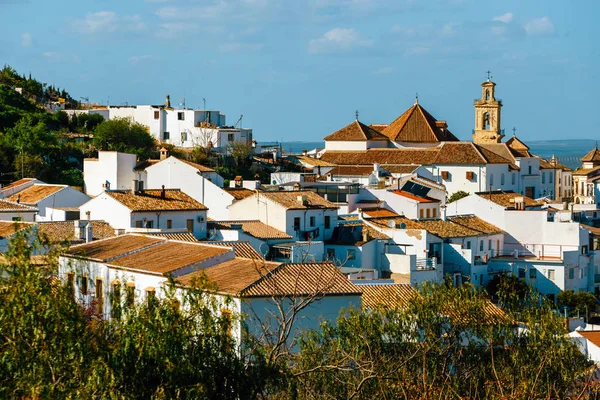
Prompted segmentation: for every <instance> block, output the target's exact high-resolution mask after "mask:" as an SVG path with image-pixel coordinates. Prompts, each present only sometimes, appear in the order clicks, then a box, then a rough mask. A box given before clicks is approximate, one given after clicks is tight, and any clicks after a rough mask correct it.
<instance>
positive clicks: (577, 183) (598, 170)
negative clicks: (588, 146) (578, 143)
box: [573, 147, 600, 208]
mask: <svg viewBox="0 0 600 400" xmlns="http://www.w3.org/2000/svg"><path fill="white" fill-rule="evenodd" d="M581 161H582V162H583V165H582V166H581V168H579V169H577V170H576V171H575V172H573V195H574V202H575V203H576V204H594V205H596V206H597V208H600V197H598V195H600V150H598V148H597V147H596V148H594V149H593V150H591V151H590V152H589V153H587V154H586V155H585V156H583V157H582V158H581Z"/></svg>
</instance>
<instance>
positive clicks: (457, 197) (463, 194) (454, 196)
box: [448, 190, 469, 203]
mask: <svg viewBox="0 0 600 400" xmlns="http://www.w3.org/2000/svg"><path fill="white" fill-rule="evenodd" d="M468 195H469V193H467V192H465V191H464V190H459V191H457V192H454V193H452V195H451V196H450V197H448V203H453V202H455V201H457V200H460V199H462V198H464V197H467V196H468Z"/></svg>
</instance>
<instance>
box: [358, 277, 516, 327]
mask: <svg viewBox="0 0 600 400" xmlns="http://www.w3.org/2000/svg"><path fill="white" fill-rule="evenodd" d="M358 287H359V289H361V290H362V292H363V295H362V304H363V308H368V309H376V308H378V307H384V308H387V309H390V310H393V309H406V308H408V306H409V305H410V304H411V303H412V302H413V301H416V300H417V299H418V297H419V296H421V295H420V294H419V292H418V291H417V290H416V289H415V288H413V287H412V286H410V285H409V284H395V285H358ZM442 312H443V313H444V314H447V315H448V316H449V317H450V318H451V319H453V321H455V322H482V323H486V322H487V323H490V324H493V323H495V322H496V321H498V320H506V319H508V318H509V317H508V315H507V314H506V313H505V312H504V311H502V310H501V309H500V308H498V307H497V306H496V305H494V304H493V303H492V302H491V301H489V300H487V299H486V300H484V303H483V313H484V315H485V317H486V320H485V321H468V319H469V315H468V313H467V314H466V315H465V313H464V311H463V309H462V308H461V306H460V304H458V305H454V304H449V305H447V306H446V307H445V310H443V311H442Z"/></svg>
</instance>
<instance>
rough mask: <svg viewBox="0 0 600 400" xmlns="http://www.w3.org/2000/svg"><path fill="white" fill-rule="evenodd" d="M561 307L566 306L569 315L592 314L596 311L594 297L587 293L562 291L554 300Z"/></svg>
mask: <svg viewBox="0 0 600 400" xmlns="http://www.w3.org/2000/svg"><path fill="white" fill-rule="evenodd" d="M556 299H557V300H558V302H559V303H560V304H561V305H562V306H566V307H567V308H568V309H569V312H570V313H576V312H580V313H585V312H586V311H587V312H594V311H595V310H596V296H594V295H593V294H592V293H589V292H583V291H580V292H577V293H574V292H573V291H572V290H563V291H562V292H560V293H559V294H558V296H557V298H556Z"/></svg>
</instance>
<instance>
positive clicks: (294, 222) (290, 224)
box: [229, 191, 339, 241]
mask: <svg viewBox="0 0 600 400" xmlns="http://www.w3.org/2000/svg"><path fill="white" fill-rule="evenodd" d="M338 208H339V207H338V206H337V205H336V204H334V203H332V202H330V201H328V200H325V199H324V198H322V197H321V196H319V195H318V194H316V193H314V192H310V191H278V192H261V191H257V192H255V193H254V194H253V195H252V196H249V197H246V198H245V199H243V200H239V201H237V202H235V203H233V204H232V205H230V206H229V216H230V219H232V220H248V219H258V220H259V221H261V222H263V223H265V224H266V225H268V226H272V227H273V228H276V229H278V230H280V231H282V232H285V233H286V234H288V235H290V236H292V237H293V238H294V239H296V240H313V241H320V240H321V241H322V240H328V239H330V238H331V235H332V233H333V229H334V228H335V227H336V226H337V215H338Z"/></svg>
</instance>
